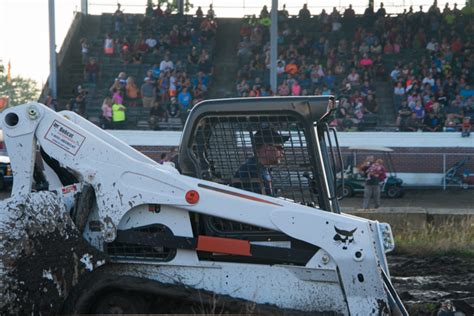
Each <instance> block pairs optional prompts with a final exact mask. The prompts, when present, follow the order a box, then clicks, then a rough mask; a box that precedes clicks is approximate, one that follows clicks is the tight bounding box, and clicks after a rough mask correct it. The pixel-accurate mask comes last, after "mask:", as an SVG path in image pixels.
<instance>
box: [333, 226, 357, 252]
mask: <svg viewBox="0 0 474 316" xmlns="http://www.w3.org/2000/svg"><path fill="white" fill-rule="evenodd" d="M334 230H335V231H336V235H334V237H333V239H334V241H335V242H336V243H342V244H344V246H343V247H342V249H344V250H346V249H347V245H349V244H350V243H352V242H353V241H354V233H355V231H356V230H357V228H354V229H353V230H350V231H348V230H343V229H340V228H337V227H336V226H334Z"/></svg>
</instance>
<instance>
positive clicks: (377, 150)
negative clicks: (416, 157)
mask: <svg viewBox="0 0 474 316" xmlns="http://www.w3.org/2000/svg"><path fill="white" fill-rule="evenodd" d="M349 150H350V151H351V153H352V154H351V155H350V156H349V157H348V158H347V161H346V164H345V170H344V172H343V176H344V183H343V181H342V179H341V177H340V173H339V177H338V192H340V193H341V194H342V196H343V197H351V196H353V195H354V194H356V193H363V192H364V183H365V177H364V175H363V174H362V173H361V172H360V170H359V169H358V168H357V164H356V159H357V153H358V152H365V153H366V154H369V153H370V154H375V155H379V156H381V158H382V159H383V160H384V165H385V170H386V172H387V177H386V179H385V180H384V181H383V182H382V183H381V186H382V188H381V189H382V194H384V195H385V196H386V197H389V198H399V197H402V196H403V193H404V189H403V180H402V179H400V178H398V177H397V174H396V172H395V168H394V165H393V160H392V157H391V154H390V153H391V152H393V149H391V148H388V147H371V146H364V147H349Z"/></svg>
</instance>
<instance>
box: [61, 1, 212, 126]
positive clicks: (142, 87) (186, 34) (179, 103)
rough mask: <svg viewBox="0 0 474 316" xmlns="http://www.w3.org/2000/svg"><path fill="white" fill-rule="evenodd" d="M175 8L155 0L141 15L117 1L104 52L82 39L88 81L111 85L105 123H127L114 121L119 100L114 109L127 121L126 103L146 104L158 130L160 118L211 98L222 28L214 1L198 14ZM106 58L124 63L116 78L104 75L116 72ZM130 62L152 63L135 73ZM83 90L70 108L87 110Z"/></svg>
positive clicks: (184, 112) (179, 113) (104, 106)
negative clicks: (105, 63)
mask: <svg viewBox="0 0 474 316" xmlns="http://www.w3.org/2000/svg"><path fill="white" fill-rule="evenodd" d="M172 12H173V9H172V7H171V5H170V4H168V5H167V7H166V9H165V10H163V9H162V8H161V6H159V5H153V4H152V3H151V2H150V3H149V5H148V6H147V9H146V12H145V14H144V15H143V16H141V17H139V19H138V20H137V19H136V17H135V16H127V15H125V14H124V13H123V11H122V9H121V6H120V4H118V5H117V10H116V11H115V13H114V14H113V16H112V23H111V26H110V29H109V30H108V31H107V33H106V34H105V37H104V40H103V45H102V47H100V50H101V51H97V52H95V53H96V54H91V50H92V49H93V47H91V45H90V44H89V43H88V40H87V39H86V38H82V39H81V40H80V45H81V53H82V62H83V64H84V71H83V72H84V83H86V84H93V85H96V84H97V85H98V86H105V87H106V91H107V93H106V95H105V99H104V101H103V104H102V117H101V126H102V127H104V128H121V127H123V126H125V124H124V123H123V122H121V123H119V124H116V122H115V121H114V113H115V112H114V105H121V107H117V106H116V107H115V108H117V109H119V108H120V111H121V112H124V113H123V115H121V114H120V113H119V114H120V115H118V116H119V117H123V119H124V120H126V115H125V113H126V109H127V108H130V107H143V108H144V111H149V112H150V115H149V117H150V119H149V124H150V128H152V129H158V128H159V125H160V124H159V122H161V121H167V120H168V118H169V117H178V118H181V119H183V120H184V119H185V117H186V115H187V112H188V111H189V110H190V109H191V108H192V107H193V106H194V104H196V103H197V102H199V101H201V100H203V99H204V98H205V97H206V94H207V91H208V87H209V84H210V83H211V77H212V73H213V64H212V47H213V45H214V42H215V34H216V30H217V22H216V20H215V14H214V11H213V8H212V5H211V6H210V7H209V10H208V12H207V15H204V14H203V13H202V9H201V8H200V7H199V8H198V10H197V11H196V15H195V16H194V17H191V16H182V15H177V14H172ZM132 18H134V20H133V21H130V20H131V19H132ZM97 50H99V48H98V49H97ZM104 58H109V59H110V60H112V61H113V62H114V63H116V64H118V65H123V68H122V71H119V73H118V74H116V78H115V80H113V82H104V81H103V80H101V78H106V77H108V78H110V77H111V76H114V75H113V74H105V73H103V71H101V68H102V66H103V65H99V61H100V60H101V59H104ZM127 65H144V66H145V67H146V66H149V68H148V70H145V71H146V74H143V77H142V74H139V75H138V76H137V75H136V73H135V74H133V75H128V74H127V70H126V66H127ZM137 69H139V68H137ZM112 78H113V77H112ZM84 91H86V90H85V89H84ZM84 93H85V92H83V93H79V94H78V98H80V99H81V100H79V101H80V102H78V101H77V100H75V99H74V100H73V99H71V101H70V102H69V104H68V106H67V108H69V109H70V110H73V111H76V112H77V113H79V114H81V115H85V113H86V104H85V98H84V96H85V95H84ZM147 113H148V112H147Z"/></svg>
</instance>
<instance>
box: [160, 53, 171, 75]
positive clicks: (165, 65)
mask: <svg viewBox="0 0 474 316" xmlns="http://www.w3.org/2000/svg"><path fill="white" fill-rule="evenodd" d="M173 69H174V64H173V62H172V61H171V60H170V55H169V53H166V54H165V59H163V60H162V61H161V63H160V72H166V71H171V70H173Z"/></svg>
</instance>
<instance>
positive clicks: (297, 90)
mask: <svg viewBox="0 0 474 316" xmlns="http://www.w3.org/2000/svg"><path fill="white" fill-rule="evenodd" d="M291 95H293V96H299V95H301V86H300V85H299V83H298V81H297V80H295V81H294V82H293V84H292V85H291Z"/></svg>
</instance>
